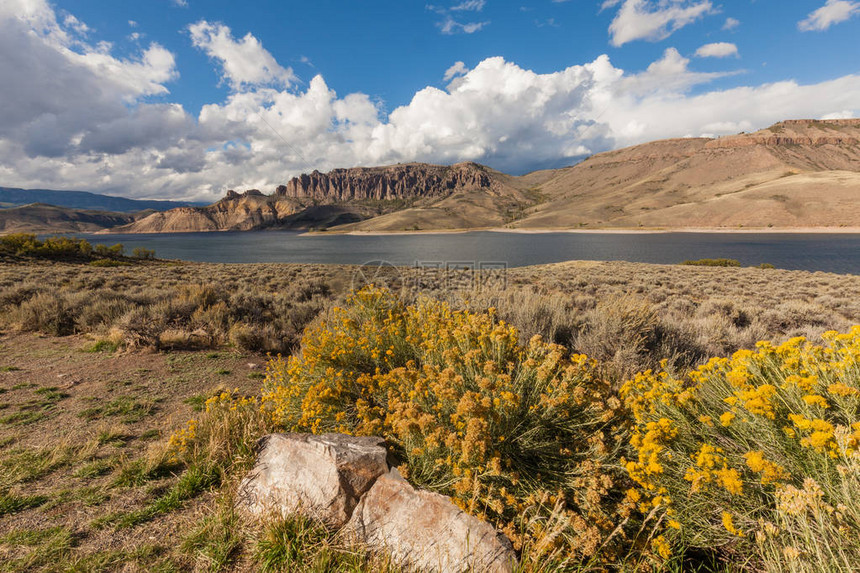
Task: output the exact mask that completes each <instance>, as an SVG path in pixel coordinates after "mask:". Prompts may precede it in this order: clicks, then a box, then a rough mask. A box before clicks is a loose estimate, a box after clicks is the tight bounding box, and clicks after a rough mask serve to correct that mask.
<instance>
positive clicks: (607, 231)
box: [301, 226, 860, 237]
mask: <svg viewBox="0 0 860 573" xmlns="http://www.w3.org/2000/svg"><path fill="white" fill-rule="evenodd" d="M477 232H488V233H514V234H521V235H539V234H549V233H574V234H591V235H653V234H668V233H708V234H717V233H725V234H744V233H746V234H763V235H768V234H769V235H774V234H788V235H793V234H798V235H799V234H821V235H853V234H860V226H858V227H749V228H746V227H741V228H736V227H731V228H728V227H678V228H666V227H656V228H655V227H650V228H627V227H624V228H607V227H603V228H594V229H555V228H536V229H520V228H517V229H509V228H505V227H476V228H474V229H427V230H418V231H323V232H320V231H306V232H304V233H301V236H306V235H308V236H323V235H328V234H331V235H350V236H368V237H372V236H386V235H390V236H398V235H456V234H464V233H477Z"/></svg>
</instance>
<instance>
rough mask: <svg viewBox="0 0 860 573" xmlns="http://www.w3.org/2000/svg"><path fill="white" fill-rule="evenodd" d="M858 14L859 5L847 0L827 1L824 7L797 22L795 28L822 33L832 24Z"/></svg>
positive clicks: (859, 10)
mask: <svg viewBox="0 0 860 573" xmlns="http://www.w3.org/2000/svg"><path fill="white" fill-rule="evenodd" d="M858 13H860V3H858V2H851V1H849V0H827V2H825V3H824V6H822V7H821V8H819V9H818V10H816V11H814V12H812V13H811V14H810V15H809V16H808V17H807V18H806V19H805V20H801V21H800V22H798V24H797V27H798V28H799V29H800V30H802V31H804V32H809V31H822V30H826V29H828V28H829V27H830V26H832V25H834V24H839V23H840V22H844V21H845V20H848V19H849V18H851V17H852V16H854V15H855V14H858Z"/></svg>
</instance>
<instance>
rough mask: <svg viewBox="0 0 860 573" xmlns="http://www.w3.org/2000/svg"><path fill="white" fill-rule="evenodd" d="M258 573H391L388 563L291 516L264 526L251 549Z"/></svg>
mask: <svg viewBox="0 0 860 573" xmlns="http://www.w3.org/2000/svg"><path fill="white" fill-rule="evenodd" d="M254 560H255V561H256V563H257V565H258V566H259V569H260V571H264V572H267V573H268V572H276V571H321V572H322V571H338V572H355V573H359V572H365V571H374V572H379V573H395V572H397V571H400V569H399V568H397V567H395V566H393V565H392V563H391V562H390V560H389V559H386V558H383V557H379V556H374V555H371V554H369V553H368V552H367V551H366V550H365V549H363V548H360V547H350V546H348V545H344V544H343V541H342V540H339V539H338V538H337V536H336V534H334V533H332V532H331V531H329V530H327V529H326V528H325V527H324V526H323V525H321V524H318V523H315V522H313V521H312V520H309V519H307V518H305V517H300V516H291V517H288V518H286V519H278V520H275V521H272V522H269V523H267V524H266V525H265V526H264V529H263V532H262V535H261V536H260V538H259V539H258V541H257V543H256V547H255V548H254Z"/></svg>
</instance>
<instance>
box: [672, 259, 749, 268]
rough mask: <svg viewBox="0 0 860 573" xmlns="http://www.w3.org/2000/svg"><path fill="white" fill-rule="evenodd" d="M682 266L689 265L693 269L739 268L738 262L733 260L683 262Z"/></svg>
mask: <svg viewBox="0 0 860 573" xmlns="http://www.w3.org/2000/svg"><path fill="white" fill-rule="evenodd" d="M681 264H682V265H690V266H694V267H739V266H741V263H740V261H736V260H735V259H698V260H695V261H684V262H683V263H681Z"/></svg>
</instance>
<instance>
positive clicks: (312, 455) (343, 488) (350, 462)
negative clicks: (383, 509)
mask: <svg viewBox="0 0 860 573" xmlns="http://www.w3.org/2000/svg"><path fill="white" fill-rule="evenodd" d="M384 443H385V442H384V441H383V440H382V438H373V437H355V436H347V435H343V434H323V435H320V436H314V435H310V434H271V435H268V436H265V437H263V438H261V439H260V442H259V443H258V446H257V448H258V454H257V463H256V464H255V466H254V468H253V469H252V470H251V471H250V472H249V473H248V475H247V476H246V477H245V479H243V480H242V483H241V484H240V485H239V493H238V501H237V505H238V507H239V508H241V509H244V510H245V511H247V512H248V513H250V514H252V515H256V516H261V515H264V514H268V513H275V514H278V513H280V514H281V515H283V516H286V515H289V514H293V513H301V514H302V515H306V516H308V517H311V518H314V519H319V520H321V521H323V522H324V523H325V524H326V525H328V526H330V527H333V528H339V527H341V526H343V525H344V524H345V523H346V522H347V521H348V520H349V518H350V516H351V515H352V512H353V509H354V508H355V506H356V505H357V504H358V501H359V498H361V496H362V495H363V494H364V493H365V492H367V491H368V490H369V489H370V487H371V486H372V485H373V483H374V481H375V480H376V478H378V477H379V476H380V475H383V474H384V473H386V472H387V471H388V464H387V463H386V454H387V452H386V449H385V447H384Z"/></svg>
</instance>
